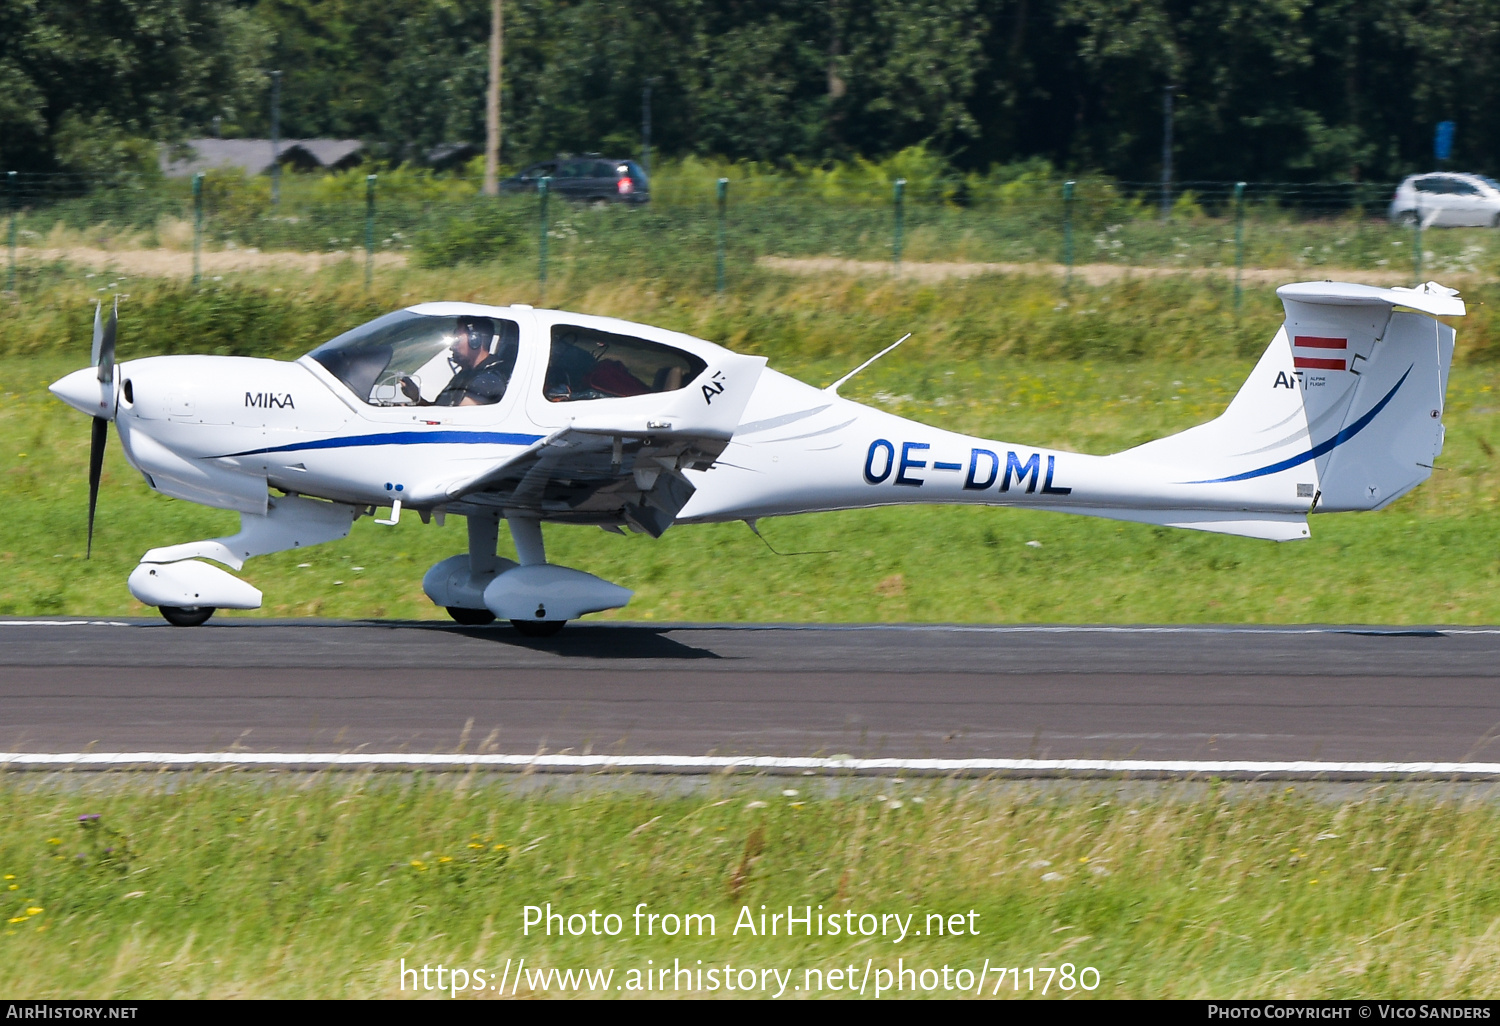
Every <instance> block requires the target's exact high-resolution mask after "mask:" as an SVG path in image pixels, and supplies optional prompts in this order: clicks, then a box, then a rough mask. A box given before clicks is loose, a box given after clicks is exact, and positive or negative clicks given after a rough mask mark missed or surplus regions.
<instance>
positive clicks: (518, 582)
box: [422, 510, 631, 638]
mask: <svg viewBox="0 0 1500 1026" xmlns="http://www.w3.org/2000/svg"><path fill="white" fill-rule="evenodd" d="M502 515H503V516H504V517H505V520H506V521H507V522H508V523H509V524H510V536H511V540H512V541H514V542H515V544H516V555H517V556H518V557H519V560H520V561H519V562H513V561H511V560H509V559H504V558H502V557H500V556H499V555H497V554H496V552H495V545H496V541H497V539H498V532H499V524H500V518H501V516H502ZM465 518H466V519H467V520H468V526H469V551H468V552H467V553H466V554H460V555H457V556H450V557H449V558H448V559H445V560H443V561H442V562H441V563H438V564H437V565H436V566H434V567H433V568H432V569H430V570H428V571H427V573H426V575H425V576H424V577H423V578H422V590H423V591H424V592H426V593H427V597H428V598H430V599H432V601H433V603H434V604H436V605H439V606H442V607H443V608H444V609H446V610H447V611H448V615H449V616H451V617H453V619H454V620H455V621H456V622H458V623H461V624H464V625H465V626H469V627H480V626H483V625H485V624H488V623H492V622H494V621H495V620H497V619H498V620H509V621H510V622H511V625H512V626H514V627H515V629H516V630H517V631H518V632H519V633H520V634H521V635H522V636H523V637H527V638H550V637H552V636H553V635H554V634H556V633H557V632H558V631H560V630H562V629H563V625H564V624H566V623H567V622H568V621H569V620H573V619H576V618H578V617H580V616H583V615H584V614H585V613H597V612H600V611H602V610H605V609H618V608H619V607H620V606H623V605H624V604H625V603H626V602H628V601H630V595H631V592H630V590H629V589H628V588H622V587H620V586H619V585H617V584H610V583H609V582H608V581H602V580H600V579H599V578H597V577H595V576H594V575H593V574H586V573H584V572H583V571H582V570H574V569H571V568H569V567H565V566H558V565H556V564H554V563H548V562H547V554H546V551H545V550H544V548H543V546H542V525H541V523H540V521H538V520H537V518H536V517H535V516H534V515H529V514H526V513H522V512H513V511H503V512H502V511H500V510H494V511H488V510H475V511H473V512H470V513H467V514H465Z"/></svg>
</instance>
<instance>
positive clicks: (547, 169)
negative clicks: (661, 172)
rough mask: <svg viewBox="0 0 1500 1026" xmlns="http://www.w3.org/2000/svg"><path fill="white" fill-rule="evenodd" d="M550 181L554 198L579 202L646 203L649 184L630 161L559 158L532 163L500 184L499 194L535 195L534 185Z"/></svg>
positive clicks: (649, 195)
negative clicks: (543, 180) (529, 193)
mask: <svg viewBox="0 0 1500 1026" xmlns="http://www.w3.org/2000/svg"><path fill="white" fill-rule="evenodd" d="M543 178H551V179H552V182H551V184H550V185H549V186H548V189H549V191H550V192H551V194H552V195H554V196H560V197H562V198H563V199H570V200H577V201H579V202H580V203H649V202H650V201H651V183H650V181H648V180H647V178H646V172H645V171H643V170H642V169H641V166H640V165H639V164H637V163H636V162H635V161H633V160H606V159H605V158H603V157H559V158H558V159H556V160H544V161H542V162H541V163H540V164H533V165H531V166H530V167H528V168H527V169H526V170H525V171H522V172H521V173H520V174H518V175H516V176H515V177H514V178H507V179H505V180H504V181H502V182H501V183H500V191H501V192H535V191H536V183H537V182H539V181H541V180H542V179H543Z"/></svg>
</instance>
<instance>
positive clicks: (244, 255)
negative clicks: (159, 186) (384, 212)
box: [16, 246, 406, 278]
mask: <svg viewBox="0 0 1500 1026" xmlns="http://www.w3.org/2000/svg"><path fill="white" fill-rule="evenodd" d="M364 258H365V255H364V253H362V252H337V253H262V252H261V251H260V250H257V249H223V250H205V251H204V252H203V253H202V255H201V264H202V272H203V273H204V274H223V273H225V272H226V271H230V272H232V271H272V270H277V271H304V272H306V271H316V270H318V269H320V268H323V267H329V266H331V265H333V264H337V263H341V262H343V261H345V260H357V261H360V262H361V263H363V261H364ZM16 260H17V262H18V263H20V262H28V261H43V262H48V263H50V262H52V261H54V260H66V261H67V262H68V263H70V264H73V265H75V266H78V267H89V268H95V269H98V270H101V271H104V270H108V271H114V272H116V273H119V274H138V275H142V276H145V277H151V278H189V277H192V274H193V254H192V253H187V252H182V251H180V250H174V249H93V248H90V247H87V246H66V247H61V248H53V249H49V248H46V247H38V248H35V249H29V248H26V247H21V248H18V249H17V250H16ZM375 266H376V267H382V268H386V267H405V266H406V254H404V253H376V254H375Z"/></svg>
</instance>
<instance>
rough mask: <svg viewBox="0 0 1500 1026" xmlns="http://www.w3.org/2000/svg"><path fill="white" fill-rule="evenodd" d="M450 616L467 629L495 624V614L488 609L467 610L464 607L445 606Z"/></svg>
mask: <svg viewBox="0 0 1500 1026" xmlns="http://www.w3.org/2000/svg"><path fill="white" fill-rule="evenodd" d="M443 608H444V609H446V610H448V615H449V616H451V617H453V619H454V620H455V621H457V622H458V623H461V624H463V625H464V626H465V627H483V626H484V625H485V624H487V623H494V622H495V614H494V613H492V612H490V611H489V610H488V609H465V608H463V607H462V606H444V607H443Z"/></svg>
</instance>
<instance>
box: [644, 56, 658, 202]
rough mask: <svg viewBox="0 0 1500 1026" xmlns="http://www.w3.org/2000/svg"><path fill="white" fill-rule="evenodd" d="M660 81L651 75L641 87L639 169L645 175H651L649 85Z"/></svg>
mask: <svg viewBox="0 0 1500 1026" xmlns="http://www.w3.org/2000/svg"><path fill="white" fill-rule="evenodd" d="M660 81H661V79H660V78H657V77H656V76H654V75H653V76H652V77H651V78H648V79H646V84H645V85H644V86H642V87H641V170H643V171H645V172H646V176H647V177H650V175H651V87H652V86H654V85H656V83H658V82H660Z"/></svg>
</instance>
